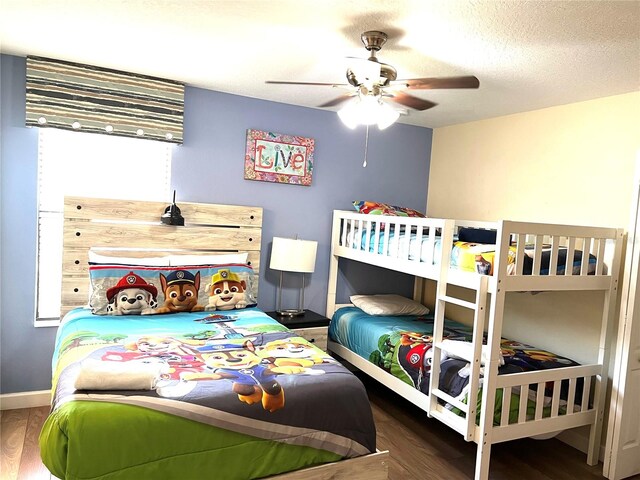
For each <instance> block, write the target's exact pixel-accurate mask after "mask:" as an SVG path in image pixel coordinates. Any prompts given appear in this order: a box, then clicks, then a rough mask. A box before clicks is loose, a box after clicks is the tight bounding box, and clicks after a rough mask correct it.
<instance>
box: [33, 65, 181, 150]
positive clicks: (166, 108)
mask: <svg viewBox="0 0 640 480" xmlns="http://www.w3.org/2000/svg"><path fill="white" fill-rule="evenodd" d="M183 114H184V84H183V83H180V82H176V81H173V80H165V79H162V78H155V77H149V76H146V75H137V74H134V73H128V72H121V71H118V70H111V69H108V68H101V67H94V66H91V65H82V64H79V63H73V62H66V61H63V60H53V59H50V58H43V57H34V56H29V57H27V125H29V126H37V127H54V128H63V129H68V130H78V131H81V132H91V133H104V134H111V135H121V136H126V137H138V138H146V139H151V140H161V141H164V142H171V143H178V144H181V143H182V122H183Z"/></svg>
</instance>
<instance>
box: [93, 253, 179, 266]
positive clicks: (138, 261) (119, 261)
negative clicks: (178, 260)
mask: <svg viewBox="0 0 640 480" xmlns="http://www.w3.org/2000/svg"><path fill="white" fill-rule="evenodd" d="M89 262H90V263H108V264H116V265H140V266H143V267H168V266H169V257H115V256H112V255H101V254H99V253H96V252H94V251H92V250H89Z"/></svg>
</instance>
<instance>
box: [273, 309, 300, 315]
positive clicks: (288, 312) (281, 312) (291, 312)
mask: <svg viewBox="0 0 640 480" xmlns="http://www.w3.org/2000/svg"><path fill="white" fill-rule="evenodd" d="M276 313H277V314H278V315H280V316H281V317H297V316H298V315H304V310H296V309H287V310H276Z"/></svg>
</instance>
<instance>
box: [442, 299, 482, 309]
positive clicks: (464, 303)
mask: <svg viewBox="0 0 640 480" xmlns="http://www.w3.org/2000/svg"><path fill="white" fill-rule="evenodd" d="M440 300H442V301H443V302H447V303H454V304H456V305H460V306H461V307H465V308H468V309H469V310H477V309H478V306H477V305H476V304H475V303H473V302H467V301H466V300H460V299H459V298H455V297H450V296H449V295H443V296H441V297H440Z"/></svg>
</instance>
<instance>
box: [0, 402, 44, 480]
mask: <svg viewBox="0 0 640 480" xmlns="http://www.w3.org/2000/svg"><path fill="white" fill-rule="evenodd" d="M48 414H49V407H36V408H20V409H17V410H4V411H1V412H0V478H1V479H2V480H14V479H20V480H50V479H55V478H56V477H53V476H52V475H51V474H50V473H49V470H47V468H46V467H45V466H44V465H43V464H42V461H41V460H40V448H39V447H38V436H39V435H40V430H41V429H42V424H43V423H44V420H45V418H47V415H48Z"/></svg>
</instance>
